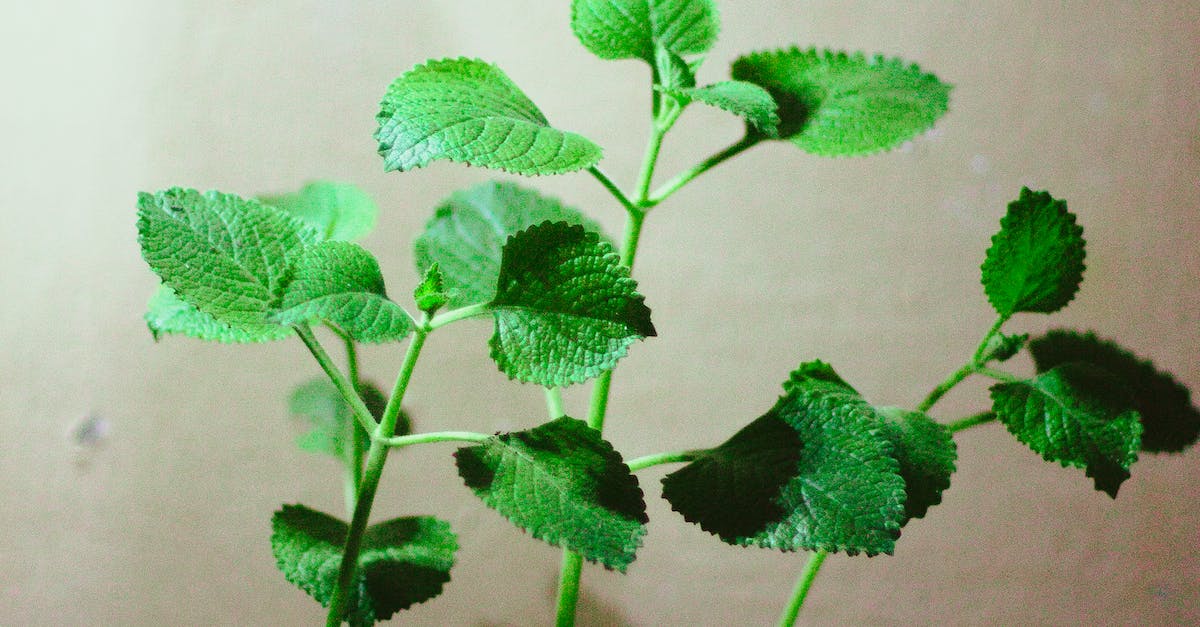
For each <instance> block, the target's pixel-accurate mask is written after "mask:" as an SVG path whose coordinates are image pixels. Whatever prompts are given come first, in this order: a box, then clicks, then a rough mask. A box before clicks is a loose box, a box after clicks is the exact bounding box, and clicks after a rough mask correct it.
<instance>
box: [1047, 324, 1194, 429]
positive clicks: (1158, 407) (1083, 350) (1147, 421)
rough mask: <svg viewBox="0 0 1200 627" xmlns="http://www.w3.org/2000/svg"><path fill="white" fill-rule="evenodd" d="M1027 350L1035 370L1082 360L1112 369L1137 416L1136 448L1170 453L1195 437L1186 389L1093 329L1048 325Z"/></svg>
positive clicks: (1188, 394) (1189, 400)
mask: <svg viewBox="0 0 1200 627" xmlns="http://www.w3.org/2000/svg"><path fill="white" fill-rule="evenodd" d="M1029 352H1030V353H1032V355H1033V361H1034V363H1035V364H1036V365H1037V370H1038V372H1046V371H1047V370H1051V369H1053V368H1056V367H1058V366H1060V365H1062V364H1065V363H1069V362H1077V361H1081V362H1085V363H1089V364H1092V365H1094V366H1098V367H1100V368H1103V369H1104V370H1106V371H1108V372H1110V373H1112V374H1113V375H1114V376H1115V377H1116V378H1118V379H1120V380H1121V382H1122V383H1124V384H1125V385H1126V386H1128V387H1129V391H1130V392H1131V393H1132V394H1133V407H1134V409H1136V410H1137V412H1138V415H1139V416H1140V417H1141V420H1142V450H1143V451H1147V452H1152V453H1175V452H1179V451H1182V450H1184V449H1186V448H1188V447H1190V446H1192V445H1193V444H1195V443H1196V440H1197V438H1200V410H1197V409H1196V406H1195V405H1193V404H1192V394H1191V392H1189V391H1188V389H1187V388H1186V387H1184V386H1183V385H1182V384H1181V383H1179V382H1178V381H1176V380H1175V378H1174V377H1172V376H1171V375H1170V374H1168V373H1166V372H1163V371H1161V370H1159V369H1158V368H1156V367H1155V366H1154V364H1153V363H1151V362H1150V361H1148V360H1144V359H1141V358H1139V357H1138V356H1136V355H1134V354H1133V353H1131V352H1130V351H1128V350H1126V349H1125V348H1122V347H1121V346H1120V345H1118V344H1116V343H1115V342H1112V341H1109V340H1105V339H1101V338H1099V337H1097V336H1096V334H1094V333H1077V332H1075V331H1067V330H1061V329H1059V330H1054V331H1050V332H1049V333H1047V334H1046V335H1043V336H1041V337H1039V338H1036V339H1034V340H1033V341H1032V342H1030V344H1029Z"/></svg>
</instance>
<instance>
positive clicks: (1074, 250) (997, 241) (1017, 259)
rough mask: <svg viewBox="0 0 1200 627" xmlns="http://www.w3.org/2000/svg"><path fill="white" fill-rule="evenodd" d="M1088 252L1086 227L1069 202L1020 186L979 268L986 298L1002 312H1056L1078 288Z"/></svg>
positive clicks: (1069, 300)
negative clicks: (1077, 220) (1085, 245)
mask: <svg viewBox="0 0 1200 627" xmlns="http://www.w3.org/2000/svg"><path fill="white" fill-rule="evenodd" d="M1084 254H1085V253H1084V241H1083V227H1081V226H1079V225H1078V224H1075V214H1073V213H1071V212H1069V211H1067V203H1066V202H1065V201H1062V200H1057V199H1055V198H1054V197H1052V196H1051V195H1050V194H1049V193H1048V192H1034V191H1030V190H1029V188H1022V189H1021V197H1020V198H1018V199H1017V200H1015V201H1013V202H1012V203H1009V205H1008V213H1007V214H1006V215H1005V216H1004V217H1003V218H1001V220H1000V231H999V232H998V233H996V235H994V236H992V246H991V248H989V249H988V251H987V259H986V260H984V262H983V266H982V268H981V270H982V273H983V277H982V282H983V289H984V291H985V292H986V293H987V297H988V302H990V303H991V304H992V307H993V308H994V309H995V310H996V312H997V313H999V314H1000V315H1002V316H1011V315H1012V314H1014V313H1017V312H1023V311H1024V312H1035V313H1054V312H1056V311H1058V310H1059V309H1062V308H1063V307H1066V306H1067V303H1069V302H1071V299H1073V298H1075V292H1077V291H1079V284H1080V283H1082V282H1083V270H1084V264H1083V259H1084Z"/></svg>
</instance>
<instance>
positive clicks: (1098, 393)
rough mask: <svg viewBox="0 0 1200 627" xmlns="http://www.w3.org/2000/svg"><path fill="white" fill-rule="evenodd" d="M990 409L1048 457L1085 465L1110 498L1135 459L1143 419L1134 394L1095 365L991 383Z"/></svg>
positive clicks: (1071, 365) (1066, 366)
mask: <svg viewBox="0 0 1200 627" xmlns="http://www.w3.org/2000/svg"><path fill="white" fill-rule="evenodd" d="M992 409H993V410H994V411H995V412H996V416H997V417H998V418H999V419H1000V422H1003V423H1004V425H1005V426H1006V427H1008V430H1009V431H1010V432H1011V433H1012V434H1013V435H1015V436H1016V437H1017V439H1018V440H1020V441H1021V442H1023V443H1025V444H1026V445H1027V446H1029V448H1031V449H1033V450H1034V452H1036V453H1040V454H1041V455H1042V457H1043V458H1045V459H1046V461H1056V462H1059V463H1060V464H1062V465H1063V466H1074V467H1076V468H1083V469H1085V471H1086V473H1087V476H1089V477H1091V478H1092V479H1093V480H1094V481H1095V483H1096V489H1097V490H1102V491H1104V492H1105V493H1107V494H1108V495H1109V496H1111V497H1113V498H1116V497H1117V490H1118V489H1119V488H1120V487H1121V483H1122V482H1124V481H1125V480H1126V479H1128V478H1129V467H1130V466H1131V465H1133V462H1135V461H1137V456H1138V447H1139V446H1140V445H1141V435H1142V424H1141V422H1140V421H1139V420H1138V413H1137V411H1136V410H1135V409H1134V400H1133V397H1132V395H1131V394H1130V393H1129V389H1128V388H1127V387H1126V386H1125V385H1124V384H1123V383H1122V382H1121V381H1120V379H1118V378H1116V377H1115V376H1113V375H1112V374H1110V373H1109V372H1107V371H1105V370H1102V369H1100V368H1098V367H1097V366H1093V365H1091V364H1087V363H1082V362H1071V363H1066V364H1062V365H1060V366H1057V367H1055V368H1053V369H1051V370H1049V371H1047V372H1045V373H1042V374H1041V375H1039V376H1038V377H1037V378H1035V379H1031V380H1029V381H1022V382H1019V383H1001V384H999V385H995V386H993V387H992Z"/></svg>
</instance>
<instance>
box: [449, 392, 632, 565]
mask: <svg viewBox="0 0 1200 627" xmlns="http://www.w3.org/2000/svg"><path fill="white" fill-rule="evenodd" d="M455 458H456V459H457V462H458V474H459V475H460V476H462V478H463V481H465V482H466V484H467V487H469V488H471V489H472V490H473V491H474V492H475V494H476V495H477V496H478V497H479V498H481V499H483V502H484V504H486V505H487V506H488V507H490V508H492V509H494V510H496V511H498V512H500V514H501V515H503V516H504V517H505V518H507V519H509V520H510V521H512V523H513V524H515V525H516V526H518V527H520V528H521V529H524V530H525V531H528V532H529V534H530V535H532V536H533V537H535V538H537V539H539V540H543V541H545V542H548V543H550V544H553V545H555V546H560V547H563V548H566V549H570V550H572V551H575V552H577V553H579V554H581V555H582V556H583V557H585V558H587V559H588V560H589V561H593V562H599V563H601V564H603V565H604V566H605V567H606V568H615V569H617V570H619V571H621V572H625V569H626V568H627V567H628V566H629V564H630V563H631V562H632V561H633V560H634V557H635V553H636V552H637V549H638V547H639V546H641V544H642V536H643V535H645V533H646V527H645V524H646V522H647V521H648V520H649V519H648V518H647V517H646V502H645V500H643V497H642V489H641V488H640V487H638V481H637V478H636V477H634V476H633V474H632V473H630V472H629V467H628V466H626V465H625V463H624V462H623V461H622V460H621V455H620V454H619V453H617V452H616V451H615V450H613V447H612V445H611V444H609V443H608V442H606V441H605V440H603V439H601V438H600V433H599V432H598V431H596V430H595V429H592V428H590V427H588V426H587V424H585V423H584V422H582V421H580V420H575V419H574V418H568V417H566V416H563V417H561V418H558V419H556V420H554V421H552V422H549V423H547V424H544V425H542V426H540V427H537V428H536V429H531V430H529V431H518V432H515V433H505V434H500V435H497V436H495V437H493V438H492V439H491V440H489V441H488V442H487V443H485V444H481V445H479V446H470V447H466V448H461V449H459V450H458V453H456V454H455Z"/></svg>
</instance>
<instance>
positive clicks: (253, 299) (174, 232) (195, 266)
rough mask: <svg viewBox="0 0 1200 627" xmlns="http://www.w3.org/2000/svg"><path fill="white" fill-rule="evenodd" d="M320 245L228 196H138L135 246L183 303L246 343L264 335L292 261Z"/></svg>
mask: <svg viewBox="0 0 1200 627" xmlns="http://www.w3.org/2000/svg"><path fill="white" fill-rule="evenodd" d="M318 239H319V235H318V234H317V233H316V231H314V230H312V229H311V228H309V227H307V226H305V225H304V224H303V223H301V222H300V221H299V220H297V219H295V218H292V217H291V216H289V215H287V214H285V213H283V212H282V211H280V210H279V209H276V208H274V207H269V206H266V205H262V204H259V203H258V202H256V201H253V200H243V199H241V198H238V197H237V196H232V195H229V194H222V193H219V192H205V193H203V194H201V193H200V192H197V191H195V190H190V189H179V188H172V189H168V190H166V191H162V192H159V193H157V194H147V193H142V194H139V195H138V242H139V243H140V244H141V247H142V257H143V258H144V259H145V260H146V263H148V264H149V265H150V269H151V270H153V271H154V272H155V274H157V275H158V276H159V277H160V278H161V279H162V280H163V283H164V284H166V285H167V287H169V288H171V289H172V290H173V291H174V292H175V294H176V295H178V296H179V297H180V299H182V300H183V301H184V302H186V303H188V304H190V305H191V306H193V307H195V308H196V309H198V310H199V311H201V312H203V313H205V314H207V315H208V316H211V317H212V318H213V319H214V320H216V321H217V322H219V323H220V324H222V325H224V326H227V327H230V328H231V329H232V330H233V331H234V332H237V333H240V334H243V335H246V336H251V337H260V336H262V335H264V334H267V332H266V331H265V330H264V327H265V326H270V325H271V324H272V321H271V320H269V319H268V315H269V314H270V313H271V312H272V305H274V304H275V302H276V300H277V299H278V298H279V296H280V295H281V294H282V292H283V287H284V285H286V284H287V282H288V281H289V280H290V278H291V273H292V265H293V263H294V261H295V260H296V258H298V257H299V256H300V255H301V254H302V253H303V251H304V248H305V246H307V245H309V244H313V243H315V242H316V241H317V240H318ZM218 336H220V334H219V333H218ZM218 339H219V337H218Z"/></svg>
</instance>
